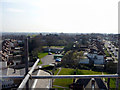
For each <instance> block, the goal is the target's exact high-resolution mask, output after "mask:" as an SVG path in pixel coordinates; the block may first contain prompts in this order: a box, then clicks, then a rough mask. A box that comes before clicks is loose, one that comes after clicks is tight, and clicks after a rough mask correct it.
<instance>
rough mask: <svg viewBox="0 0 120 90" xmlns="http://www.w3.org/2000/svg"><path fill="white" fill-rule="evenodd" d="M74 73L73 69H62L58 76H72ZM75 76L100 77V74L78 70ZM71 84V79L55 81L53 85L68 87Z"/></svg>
mask: <svg viewBox="0 0 120 90" xmlns="http://www.w3.org/2000/svg"><path fill="white" fill-rule="evenodd" d="M74 71H75V70H74V69H69V68H62V70H61V72H60V73H59V75H73V73H74ZM56 72H58V71H56ZM77 74H78V75H93V74H95V75H96V74H97V75H100V74H102V73H101V72H95V71H90V70H80V69H78V70H77ZM72 83H73V79H55V81H54V83H53V85H58V86H63V87H68V86H69V85H70V84H72Z"/></svg>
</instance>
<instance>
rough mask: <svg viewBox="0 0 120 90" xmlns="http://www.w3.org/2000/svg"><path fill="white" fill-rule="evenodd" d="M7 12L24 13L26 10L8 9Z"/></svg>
mask: <svg viewBox="0 0 120 90" xmlns="http://www.w3.org/2000/svg"><path fill="white" fill-rule="evenodd" d="M7 11H9V12H18V13H22V12H24V10H22V9H16V8H7Z"/></svg>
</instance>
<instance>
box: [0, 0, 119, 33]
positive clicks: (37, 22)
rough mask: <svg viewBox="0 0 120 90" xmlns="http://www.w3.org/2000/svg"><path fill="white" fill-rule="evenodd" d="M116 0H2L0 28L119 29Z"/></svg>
mask: <svg viewBox="0 0 120 90" xmlns="http://www.w3.org/2000/svg"><path fill="white" fill-rule="evenodd" d="M118 1H119V0H1V1H0V8H1V7H2V8H1V9H0V17H2V18H1V19H0V28H1V30H2V32H58V33H61V32H63V33H118Z"/></svg>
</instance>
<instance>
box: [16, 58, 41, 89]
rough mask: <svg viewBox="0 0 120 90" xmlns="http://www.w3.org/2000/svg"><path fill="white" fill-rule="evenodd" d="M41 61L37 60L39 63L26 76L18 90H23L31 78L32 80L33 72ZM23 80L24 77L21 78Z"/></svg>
mask: <svg viewBox="0 0 120 90" xmlns="http://www.w3.org/2000/svg"><path fill="white" fill-rule="evenodd" d="M39 61H40V59H37V61H36V62H35V63H34V65H33V67H32V68H31V70H30V71H29V72H28V74H27V75H26V76H25V78H24V79H23V81H22V82H21V84H20V86H19V87H18V89H17V90H22V89H23V88H24V86H25V84H26V83H27V81H28V80H29V78H30V77H31V78H32V76H31V75H32V72H33V71H34V69H35V67H36V66H37V64H38V62H39ZM19 78H20V77H19ZM21 78H22V77H21Z"/></svg>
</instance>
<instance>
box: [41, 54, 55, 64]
mask: <svg viewBox="0 0 120 90" xmlns="http://www.w3.org/2000/svg"><path fill="white" fill-rule="evenodd" d="M54 55H55V54H52V55H47V56H45V57H43V58H42V59H41V61H42V63H43V64H41V65H40V66H43V65H49V64H50V63H54V62H55V60H54V59H53V58H54Z"/></svg>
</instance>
